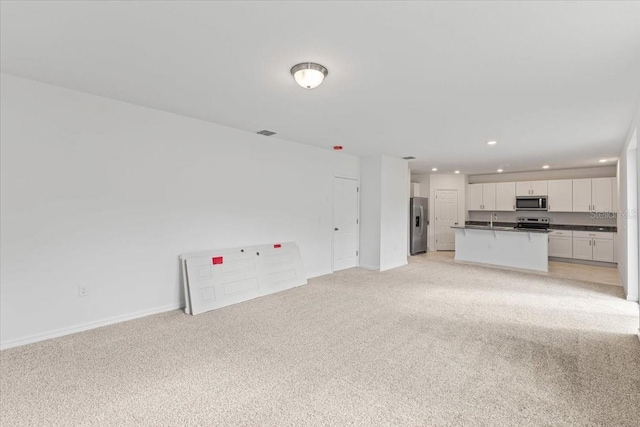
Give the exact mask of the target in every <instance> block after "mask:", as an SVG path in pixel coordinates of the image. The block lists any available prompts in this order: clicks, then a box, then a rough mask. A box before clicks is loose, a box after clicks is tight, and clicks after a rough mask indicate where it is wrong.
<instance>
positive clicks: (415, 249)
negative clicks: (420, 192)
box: [409, 197, 429, 255]
mask: <svg viewBox="0 0 640 427" xmlns="http://www.w3.org/2000/svg"><path fill="white" fill-rule="evenodd" d="M409 200H410V202H409V214H410V215H411V216H410V217H409V220H410V222H411V227H410V236H409V242H410V244H409V253H410V254H411V255H415V254H420V253H423V252H427V226H428V225H429V199H428V198H427V197H412V198H411V199H409Z"/></svg>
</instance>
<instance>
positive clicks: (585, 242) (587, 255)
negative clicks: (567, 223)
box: [573, 237, 593, 260]
mask: <svg viewBox="0 0 640 427" xmlns="http://www.w3.org/2000/svg"><path fill="white" fill-rule="evenodd" d="M592 240H593V239H591V238H587V237H574V238H573V258H575V259H588V260H592V259H593V246H592V242H591V241H592Z"/></svg>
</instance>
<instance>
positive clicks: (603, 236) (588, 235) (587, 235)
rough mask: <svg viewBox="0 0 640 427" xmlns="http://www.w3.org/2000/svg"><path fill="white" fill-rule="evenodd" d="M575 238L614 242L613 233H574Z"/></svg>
mask: <svg viewBox="0 0 640 427" xmlns="http://www.w3.org/2000/svg"><path fill="white" fill-rule="evenodd" d="M573 237H583V238H587V239H606V240H613V233H603V232H598V231H574V232H573Z"/></svg>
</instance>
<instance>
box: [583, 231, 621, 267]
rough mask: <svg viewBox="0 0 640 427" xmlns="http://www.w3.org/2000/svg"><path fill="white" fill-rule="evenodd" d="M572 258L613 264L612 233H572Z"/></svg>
mask: <svg viewBox="0 0 640 427" xmlns="http://www.w3.org/2000/svg"><path fill="white" fill-rule="evenodd" d="M573 258H575V259H584V260H593V261H604V262H614V257H613V233H590V232H588V231H574V232H573Z"/></svg>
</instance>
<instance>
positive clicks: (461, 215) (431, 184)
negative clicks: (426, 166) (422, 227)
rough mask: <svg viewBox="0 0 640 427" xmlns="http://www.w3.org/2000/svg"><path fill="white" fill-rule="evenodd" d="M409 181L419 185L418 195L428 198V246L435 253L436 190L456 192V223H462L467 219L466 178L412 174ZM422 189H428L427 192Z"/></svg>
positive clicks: (447, 175)
mask: <svg viewBox="0 0 640 427" xmlns="http://www.w3.org/2000/svg"><path fill="white" fill-rule="evenodd" d="M411 180H412V181H414V182H419V183H420V193H421V194H422V196H423V197H428V198H429V227H428V233H429V236H428V246H429V250H430V251H435V250H436V249H435V247H436V245H435V243H436V240H435V218H436V216H435V211H436V210H435V200H436V190H458V221H459V222H461V223H464V221H465V219H466V218H467V212H466V200H467V197H466V191H467V188H466V187H467V177H466V175H462V174H438V173H434V174H414V175H412V176H411ZM423 188H425V189H426V188H428V189H429V192H428V193H427V192H426V190H423Z"/></svg>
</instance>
